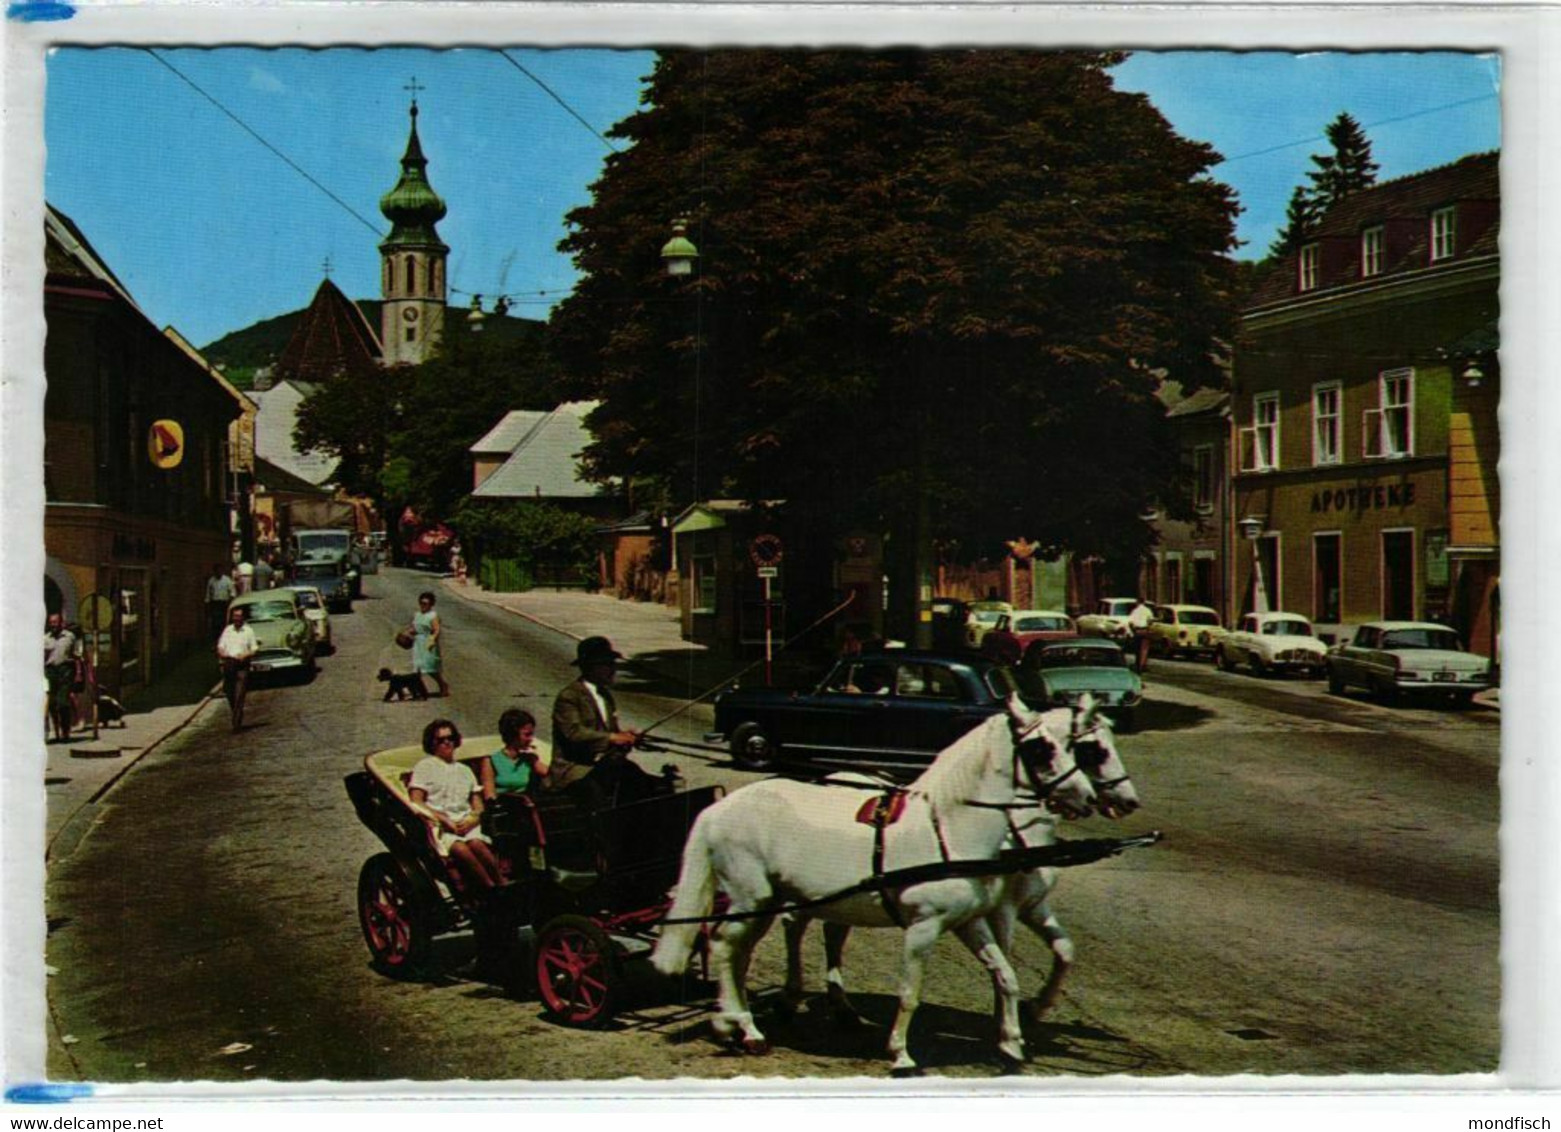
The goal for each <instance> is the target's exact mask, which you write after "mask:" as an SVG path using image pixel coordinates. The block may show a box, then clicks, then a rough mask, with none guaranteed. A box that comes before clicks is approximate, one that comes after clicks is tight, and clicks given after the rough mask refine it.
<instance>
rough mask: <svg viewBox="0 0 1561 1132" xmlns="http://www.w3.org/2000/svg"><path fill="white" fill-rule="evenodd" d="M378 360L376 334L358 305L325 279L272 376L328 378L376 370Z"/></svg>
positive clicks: (310, 379)
mask: <svg viewBox="0 0 1561 1132" xmlns="http://www.w3.org/2000/svg"><path fill="white" fill-rule="evenodd" d="M379 359H380V345H379V337H378V336H377V335H376V334H375V333H374V329H373V328H372V327H371V326H369V323H368V320H367V319H366V318H364V317H363V312H362V311H361V310H359V309H358V304H356V303H354V302H353V301H352V300H351V299H349V298H347V296H346V295H344V294H342V293H341V288H340V287H338V286H336V284H334V283H332V282H331V281H330V280H329V279H326V280H324V281H323V282H321V284H320V288H319V290H317V291H316V292H315V293H314V299H313V300H312V301H311V302H310V303H309V307H308V309H307V310H305V311H304V313H303V316H302V317H301V318H299V320H298V326H297V327H296V328H295V329H294V330H293V336H292V338H291V339H289V340H288V343H287V346H286V347H285V348H284V349H283V350H282V356H281V357H280V358H278V359H277V363H276V377H277V380H279V381H313V382H319V381H328V380H329V379H331V378H333V377H336V376H338V375H340V374H361V373H370V372H373V371H376V370H378V369H379V365H380V362H379Z"/></svg>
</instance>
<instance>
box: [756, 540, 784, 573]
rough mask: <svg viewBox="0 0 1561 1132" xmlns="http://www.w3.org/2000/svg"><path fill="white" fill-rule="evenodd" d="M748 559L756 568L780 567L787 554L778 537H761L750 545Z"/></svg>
mask: <svg viewBox="0 0 1561 1132" xmlns="http://www.w3.org/2000/svg"><path fill="white" fill-rule="evenodd" d="M748 557H749V558H751V559H753V564H754V565H755V566H779V565H780V564H781V559H782V558H784V557H785V553H784V550H783V548H782V546H781V540H780V539H779V538H778V537H777V536H775V535H759V536H758V537H757V538H755V539H754V540H753V541H752V542H750V543H749V544H748Z"/></svg>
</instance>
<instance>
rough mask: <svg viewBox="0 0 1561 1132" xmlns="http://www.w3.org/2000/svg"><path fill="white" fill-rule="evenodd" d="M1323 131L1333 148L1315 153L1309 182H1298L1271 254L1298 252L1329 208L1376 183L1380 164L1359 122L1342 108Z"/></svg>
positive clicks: (1270, 250)
mask: <svg viewBox="0 0 1561 1132" xmlns="http://www.w3.org/2000/svg"><path fill="white" fill-rule="evenodd" d="M1323 132H1324V134H1325V136H1326V137H1327V139H1328V144H1329V145H1330V146H1331V147H1332V150H1331V152H1328V153H1314V154H1312V168H1311V169H1310V170H1308V172H1307V174H1306V179H1307V181H1308V182H1310V184H1308V185H1297V186H1296V187H1295V190H1294V191H1293V192H1292V193H1291V194H1290V204H1289V207H1288V208H1287V209H1286V211H1285V225H1284V227H1283V228H1281V229H1280V230H1279V234H1278V235H1277V236H1275V238H1274V242H1273V244H1271V245H1270V246H1269V249H1268V254H1269V255H1270V256H1271V257H1274V258H1278V257H1280V256H1285V255H1289V254H1290V253H1291V252H1293V251H1295V250H1296V249H1297V248H1299V247H1300V246H1301V245H1302V244H1304V243H1306V242H1307V241H1308V240H1309V239H1310V238H1311V235H1312V231H1313V230H1314V229H1315V228H1316V227H1317V222H1318V221H1319V220H1321V219H1322V217H1323V214H1324V213H1326V212H1327V211H1328V210H1329V209H1330V208H1332V207H1333V206H1334V205H1336V204H1338V203H1339V202H1340V201H1341V200H1343V199H1344V198H1345V197H1347V196H1349V195H1350V194H1352V193H1358V192H1359V191H1360V190H1361V189H1365V188H1369V187H1371V186H1372V185H1374V184H1376V183H1377V170H1378V169H1379V168H1380V166H1378V165H1377V163H1376V162H1375V161H1373V160H1372V159H1371V141H1370V139H1368V138H1367V137H1366V131H1365V130H1363V129H1361V125H1360V123H1359V122H1357V121H1356V120H1355V119H1354V118H1353V117H1351V116H1350V115H1349V114H1348V113H1345V112H1342V111H1341V112H1340V114H1339V116H1338V117H1337V118H1335V119H1334V120H1333V121H1332V122H1329V123H1328V126H1327V129H1325V130H1324V131H1323Z"/></svg>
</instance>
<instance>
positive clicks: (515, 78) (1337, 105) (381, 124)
mask: <svg viewBox="0 0 1561 1132" xmlns="http://www.w3.org/2000/svg"><path fill="white" fill-rule="evenodd" d="M159 54H160V55H161V57H162V58H163V59H166V60H167V62H168V63H169V64H171V65H172V66H173V67H175V68H177V69H178V70H179V71H180V72H182V73H183V74H184V75H185V76H187V77H188V78H189V80H191V81H192V82H194V83H195V84H197V85H198V86H200V87H201V88H202V89H203V90H204V91H206V93H207V94H209V95H210V96H211V97H212V98H214V99H215V100H216V101H218V102H220V103H221V104H222V106H223V107H225V108H226V110H227V111H229V112H231V113H232V114H233V115H234V116H236V117H237V118H239V119H242V121H243V122H244V123H245V124H247V125H248V127H250V129H252V130H254V131H255V132H256V133H258V134H260V135H261V136H262V137H264V138H265V139H266V141H267V142H269V143H270V144H271V145H272V146H274V147H275V149H276V150H279V151H281V153H283V154H285V155H286V156H287V158H289V159H291V161H293V162H294V163H296V164H297V165H298V166H300V167H301V168H302V169H304V170H306V171H307V172H308V174H309V175H310V176H311V177H313V178H314V180H315V181H318V182H319V185H320V186H323V187H317V186H315V185H313V184H311V183H310V182H309V181H308V180H306V179H305V178H304V177H303V176H302V175H300V174H299V173H298V172H296V171H294V170H293V169H292V168H290V167H289V166H288V165H287V164H285V163H284V161H283V159H282V158H281V157H279V156H277V154H276V153H274V152H272V151H271V150H268V149H267V148H266V147H265V146H264V145H262V144H261V142H259V141H257V140H256V139H255V138H254V137H253V136H251V135H250V134H249V133H247V132H246V131H245V130H244V128H243V127H241V126H240V125H238V124H237V123H235V122H234V120H233V119H232V118H230V117H228V116H227V114H225V113H224V111H223V110H222V109H219V108H218V107H217V106H214V105H213V104H212V102H211V101H208V100H207V98H205V97H203V96H202V95H201V94H200V93H198V92H197V91H196V90H194V89H192V87H191V86H190V85H189V84H188V83H186V82H185V81H184V80H183V79H181V78H180V77H179V76H178V75H176V74H174V73H173V71H171V70H169V69H168V67H167V66H164V65H163V63H161V62H159V61H158V59H157V58H155V57H153V56H152V55H150V54H148V53H147V52H145V51H141V50H138V49H130V48H97V49H87V48H62V49H59V50H57V51H56V52H55V53H54V54H53V55H52V56H51V57H50V60H49V68H48V93H47V107H46V118H45V142H46V144H47V147H48V160H47V184H46V193H47V195H48V198H49V200H50V202H51V203H52V204H54V205H55V206H56V207H58V208H60V209H62V210H63V211H65V212H66V213H67V214H69V215H70V216H71V217H72V218H73V219H74V220H75V221H76V222H77V224H78V225H80V227H81V228H82V230H83V231H84V232H85V233H86V235H87V237H88V239H90V240H91V241H92V242H93V244H94V246H95V247H97V249H98V251H99V252H100V253H101V254H102V255H103V257H104V258H105V259H106V260H107V261H108V263H109V265H110V266H111V267H112V268H113V269H114V271H115V272H116V274H118V275H119V277H120V278H121V279H122V280H123V281H124V283H125V285H126V286H127V287H128V288H129V290H130V292H131V294H132V295H134V296H135V298H136V299H137V301H138V302H139V303H140V305H141V307H142V309H143V310H145V311H146V313H147V314H148V315H149V316H150V317H151V318H152V319H153V320H154V321H155V322H157V323H159V324H160V325H161V324H172V325H173V326H175V327H176V328H178V329H179V330H180V331H181V332H182V333H183V334H185V335H186V336H187V337H188V338H189V339H190V340H192V341H194V342H196V343H197V344H201V345H204V344H206V343H208V342H210V341H212V340H213V339H215V338H218V337H221V336H222V335H223V334H225V333H227V332H229V331H232V330H237V329H241V328H243V327H245V326H248V325H250V324H251V323H253V322H256V321H258V320H260V319H263V318H268V317H271V316H272V315H276V314H280V313H283V312H285V311H288V310H293V309H296V308H298V307H301V306H303V305H305V304H306V303H307V302H308V300H309V298H310V297H311V296H312V295H313V293H314V290H315V288H316V286H317V285H318V284H319V281H320V278H321V275H322V264H323V262H324V261H325V259H326V257H327V256H328V257H329V258H330V261H331V265H332V272H331V274H332V278H334V279H335V280H336V282H337V283H338V284H339V285H340V286H341V287H342V289H343V290H344V291H346V292H347V294H349V295H351V296H352V297H354V298H372V297H377V295H378V288H379V260H378V253H377V251H376V247H375V245H376V243H377V242H378V238H379V237H378V236H376V235H375V233H374V232H372V231H370V229H369V227H368V226H367V225H366V224H365V223H364V221H365V220H366V221H368V222H369V223H370V224H372V225H374V226H376V227H377V228H379V230H380V231H381V232H383V231H384V230H385V229H386V228H387V227H388V225H386V224H385V222H384V220H383V218H382V217H381V215H380V213H379V207H378V205H379V198H380V196H381V195H382V194H383V193H385V192H386V191H387V190H389V189H390V188H391V186H392V185H394V183H395V180H396V176H397V173H398V164H397V163H398V160H399V158H400V156H401V153H402V150H403V149H404V147H405V144H406V134H407V115H406V107H407V98H408V94H407V91H406V90H405V89H403V88H404V87H405V86H406V84H407V82H408V80H409V79H410V78H411V77H412V76H416V78H417V81H418V83H419V84H421V85H422V86H424V87H425V88H426V89H425V90H423V91H422V92H421V93H420V95H419V103H420V108H421V117H420V118H419V134H420V136H421V138H422V142H423V148H424V151H425V152H426V154H427V156H428V159H429V179H430V181H431V182H432V183H433V186H434V188H435V189H436V190H437V191H438V192H439V194H440V195H441V196H443V197H444V199H445V201H446V203H447V204H448V206H449V215H448V216H447V217H446V219H445V220H444V221H443V222H442V223H441V224H440V226H439V231H440V234H441V236H443V238H444V241H445V243H447V244H449V245H450V247H451V254H450V272H449V279H450V285H451V288H452V294H451V302H452V303H453V304H457V305H465V304H466V303H468V302H469V301H470V293H471V292H481V293H483V294H484V295H486V296H489V297H491V296H493V295H494V294H496V293H499V292H508V293H510V294H512V295H517V296H518V299H517V302H516V305H515V308H514V309H515V312H516V313H519V314H526V315H529V316H531V317H537V318H542V317H545V315H546V312H547V309H548V307H549V306H550V305H551V303H552V302H554V301H556V299H557V297H558V295H559V294H560V293H562V292H564V291H567V289H568V288H569V287H570V286H571V284H572V282H573V279H574V273H573V269H572V267H571V265H570V264H569V262H568V260H567V259H565V258H564V257H563V256H561V255H559V254H558V252H557V251H556V250H555V249H556V245H557V243H558V241H559V239H560V238H562V236H563V235H564V225H563V217H564V214H565V213H566V212H567V211H568V210H569V209H570V208H572V207H574V206H575V205H577V204H581V203H583V202H584V201H585V200H586V199H587V196H588V193H589V186H590V184H591V182H592V181H593V180H594V179H595V178H596V177H597V176H598V175H599V174H600V171H601V164H602V160H603V158H604V157H605V156H606V154H607V148H606V146H605V145H604V144H603V142H602V141H601V140H600V139H599V138H598V137H596V136H595V135H594V134H593V132H592V130H591V129H588V128H587V127H586V126H584V125H582V124H581V123H580V122H579V121H577V120H576V119H575V118H574V117H573V116H571V114H570V113H569V112H568V111H567V110H565V109H564V108H563V107H562V106H560V105H559V103H558V102H557V101H555V100H554V99H553V98H552V97H550V96H549V95H548V94H547V93H546V92H545V91H543V90H542V89H541V88H540V87H539V86H538V85H537V84H536V83H535V82H533V81H532V80H531V79H529V78H527V77H526V75H524V74H523V73H522V72H521V71H520V70H519V69H517V68H516V67H515V66H514V65H512V64H511V63H510V62H508V61H507V60H506V59H505V58H504V56H502V55H500V54H498V53H497V52H493V51H487V50H482V49H470V50H459V51H424V50H416V49H379V50H368V49H352V48H341V49H329V50H304V49H278V50H261V49H251V48H217V49H179V50H168V51H163V50H161V49H159ZM511 54H512V55H513V57H514V59H515V60H516V61H518V62H519V63H520V64H521V66H523V67H524V68H525V69H526V70H527V71H530V72H531V73H532V74H533V75H535V76H536V77H537V78H538V79H540V80H541V81H542V82H544V83H546V84H547V85H548V86H549V87H550V88H551V89H552V90H553V91H555V92H556V93H557V94H558V95H559V96H560V97H561V98H562V99H563V100H564V101H565V102H566V103H568V105H569V107H570V108H572V109H573V110H574V111H575V112H576V113H578V114H579V115H580V117H581V118H583V119H585V121H586V122H588V123H590V125H591V126H592V127H594V129H595V130H596V131H598V132H600V133H606V132H607V129H608V128H609V127H610V126H611V125H612V124H613V123H614V122H616V121H618V120H620V119H622V118H624V117H626V116H627V115H629V114H631V113H633V112H634V110H635V109H636V107H637V105H638V100H639V93H640V84H641V79H642V78H643V77H644V76H645V75H646V74H648V73H649V71H650V69H651V65H652V56H651V55H650V53H648V52H642V51H641V52H636V51H609V50H555V51H541V50H525V49H519V50H513V51H512V53H511ZM1117 82H1118V85H1119V86H1122V87H1123V88H1125V89H1130V90H1136V91H1142V92H1144V93H1146V94H1147V95H1148V96H1149V97H1150V99H1151V101H1153V102H1154V104H1155V105H1156V106H1158V107H1159V108H1160V110H1161V112H1162V113H1163V114H1164V115H1165V116H1166V118H1167V119H1168V120H1169V121H1170V122H1171V124H1172V125H1173V126H1174V127H1175V128H1176V129H1177V130H1178V131H1179V132H1181V133H1182V134H1184V135H1186V136H1188V137H1193V138H1197V139H1199V140H1203V141H1208V142H1210V143H1211V144H1213V145H1214V146H1215V148H1216V149H1217V150H1218V151H1219V152H1220V153H1221V154H1223V155H1224V156H1225V157H1226V158H1227V159H1228V160H1227V161H1226V163H1225V164H1222V165H1220V166H1219V167H1217V168H1216V169H1215V175H1216V176H1218V177H1219V178H1220V179H1222V180H1224V181H1226V182H1227V183H1229V184H1231V185H1232V186H1233V187H1235V189H1236V190H1237V194H1238V197H1239V199H1240V201H1241V203H1242V206H1243V208H1244V210H1245V211H1244V212H1243V215H1242V216H1241V218H1240V225H1239V235H1240V237H1241V238H1242V239H1243V240H1245V241H1247V246H1246V248H1245V249H1244V252H1243V254H1245V255H1249V256H1256V255H1260V254H1261V252H1262V251H1263V249H1265V248H1266V247H1267V245H1268V243H1269V241H1270V240H1271V239H1272V237H1273V234H1274V231H1275V229H1276V228H1277V227H1278V225H1279V224H1280V223H1282V222H1283V218H1284V210H1285V204H1286V201H1287V200H1288V198H1289V195H1290V192H1291V189H1292V188H1293V187H1294V186H1295V185H1296V184H1298V183H1299V182H1300V181H1301V180H1302V178H1303V177H1304V175H1305V172H1306V170H1307V169H1308V168H1309V167H1310V161H1309V157H1310V155H1311V154H1312V153H1314V152H1321V151H1322V150H1323V149H1324V148H1325V147H1324V144H1323V142H1322V141H1321V135H1322V130H1323V127H1324V126H1325V125H1326V124H1327V122H1328V121H1330V120H1331V119H1332V118H1333V117H1334V116H1335V115H1336V114H1338V113H1339V111H1341V110H1348V111H1349V112H1350V113H1351V114H1353V115H1354V116H1355V117H1356V118H1357V119H1358V120H1359V121H1360V122H1361V123H1362V124H1364V125H1365V126H1366V127H1367V133H1368V135H1369V137H1370V138H1371V141H1372V147H1373V153H1374V156H1375V158H1376V160H1377V161H1378V162H1379V163H1380V164H1381V166H1382V171H1381V173H1380V176H1381V177H1382V178H1384V179H1385V178H1389V177H1397V176H1402V175H1404V174H1407V173H1412V172H1415V171H1416V170H1419V169H1424V168H1428V167H1430V166H1433V165H1439V164H1442V163H1444V162H1447V161H1451V160H1454V159H1456V158H1458V157H1461V156H1463V155H1464V154H1467V153H1471V152H1476V151H1480V150H1485V149H1491V148H1495V147H1496V146H1498V145H1499V144H1500V101H1499V98H1498V97H1497V95H1498V90H1499V82H1500V70H1499V62H1498V60H1497V59H1496V58H1495V57H1494V56H1478V55H1460V54H1453V53H1441V54H1410V53H1369V54H1357V55H1346V54H1340V53H1318V54H1309V55H1287V54H1280V53H1273V52H1262V53H1246V54H1235V53H1223V52H1169V53H1141V54H1138V55H1135V56H1133V57H1132V58H1131V59H1129V60H1128V62H1127V63H1125V64H1124V65H1123V66H1122V67H1120V68H1119V69H1118V71H1117ZM327 190H328V192H327ZM328 194H329V195H328ZM332 196H334V197H336V198H339V200H340V201H341V202H342V203H337V202H336V201H334V200H332ZM354 213H356V214H357V215H356V216H355V215H354ZM359 217H362V219H359ZM660 237H661V234H660V233H652V234H649V236H648V238H649V239H652V240H657V239H659V238H660Z"/></svg>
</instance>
